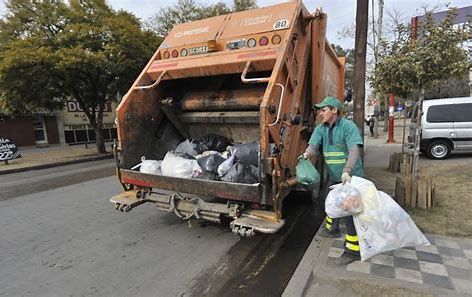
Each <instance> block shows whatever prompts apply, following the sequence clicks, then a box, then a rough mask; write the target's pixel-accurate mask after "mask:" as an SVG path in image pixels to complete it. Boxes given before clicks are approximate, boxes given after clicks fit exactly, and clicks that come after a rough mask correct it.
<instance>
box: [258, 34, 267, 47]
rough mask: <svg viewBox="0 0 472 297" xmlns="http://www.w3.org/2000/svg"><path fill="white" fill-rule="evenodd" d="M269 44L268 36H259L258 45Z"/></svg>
mask: <svg viewBox="0 0 472 297" xmlns="http://www.w3.org/2000/svg"><path fill="white" fill-rule="evenodd" d="M268 44H269V38H267V37H266V36H262V37H261V38H259V45H260V46H264V45H268Z"/></svg>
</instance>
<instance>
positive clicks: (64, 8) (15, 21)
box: [0, 0, 159, 138]
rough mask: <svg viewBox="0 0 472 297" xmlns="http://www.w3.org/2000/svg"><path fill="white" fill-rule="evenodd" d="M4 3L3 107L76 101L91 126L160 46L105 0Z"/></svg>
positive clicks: (0, 49)
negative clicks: (5, 9) (106, 104)
mask: <svg viewBox="0 0 472 297" xmlns="http://www.w3.org/2000/svg"><path fill="white" fill-rule="evenodd" d="M6 7H7V9H8V11H9V13H8V14H7V16H6V18H5V19H3V20H1V23H0V41H1V42H0V44H1V45H0V89H1V90H2V101H1V103H2V107H3V109H4V110H6V111H9V112H29V111H34V110H35V109H44V108H46V109H55V108H60V107H62V106H63V104H64V101H66V100H70V99H75V100H77V101H78V102H79V104H80V106H81V108H82V109H83V110H84V112H85V113H86V115H87V117H88V118H89V120H90V124H91V125H92V126H93V127H94V128H95V129H96V130H97V129H99V128H100V127H101V123H102V113H103V109H104V107H105V103H106V102H107V101H112V100H115V98H116V95H117V93H120V94H124V93H125V92H126V91H127V90H128V89H129V87H130V86H131V84H132V82H133V80H134V79H135V78H136V76H137V75H138V74H139V72H140V71H141V70H142V68H143V67H144V65H145V64H146V62H147V61H148V60H149V58H150V56H151V55H152V53H153V51H154V50H155V49H156V48H157V47H158V46H159V44H158V40H157V39H156V37H155V36H154V34H153V33H151V32H150V31H144V30H142V29H141V26H140V23H139V21H138V19H137V18H136V17H135V16H133V15H131V14H129V13H127V12H125V11H118V12H116V11H113V10H112V9H111V8H110V7H108V6H107V5H106V3H105V1H104V0H80V1H79V0H73V1H70V2H66V1H59V0H45V1H29V0H9V1H7V2H6ZM96 107H98V109H96ZM97 138H98V137H97Z"/></svg>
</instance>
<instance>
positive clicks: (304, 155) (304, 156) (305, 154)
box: [301, 152, 310, 160]
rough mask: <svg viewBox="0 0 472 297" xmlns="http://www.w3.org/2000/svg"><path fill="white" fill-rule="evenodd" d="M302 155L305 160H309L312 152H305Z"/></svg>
mask: <svg viewBox="0 0 472 297" xmlns="http://www.w3.org/2000/svg"><path fill="white" fill-rule="evenodd" d="M301 157H302V158H303V159H305V160H308V159H310V154H309V153H307V152H305V153H303V155H301Z"/></svg>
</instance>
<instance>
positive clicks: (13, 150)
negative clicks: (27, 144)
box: [0, 138, 21, 161]
mask: <svg viewBox="0 0 472 297" xmlns="http://www.w3.org/2000/svg"><path fill="white" fill-rule="evenodd" d="M17 158H21V154H20V151H19V150H18V148H17V147H16V145H15V144H14V143H13V142H11V141H10V139H8V138H0V161H8V160H13V159H17Z"/></svg>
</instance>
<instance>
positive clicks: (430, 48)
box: [370, 10, 471, 98]
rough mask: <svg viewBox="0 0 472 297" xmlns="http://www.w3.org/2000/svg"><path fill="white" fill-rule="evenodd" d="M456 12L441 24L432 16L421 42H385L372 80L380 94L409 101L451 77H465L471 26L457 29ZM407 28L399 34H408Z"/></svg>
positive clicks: (424, 25) (424, 26) (423, 26)
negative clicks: (467, 45) (455, 23)
mask: <svg viewBox="0 0 472 297" xmlns="http://www.w3.org/2000/svg"><path fill="white" fill-rule="evenodd" d="M455 15H456V14H455V11H454V10H452V11H451V12H450V13H449V14H448V16H447V17H446V18H445V19H444V20H443V21H442V22H441V23H439V24H435V23H434V21H433V18H432V14H431V13H428V14H427V16H426V19H425V21H424V22H422V23H421V25H420V30H419V34H418V35H419V36H418V38H417V39H415V38H413V37H412V36H407V35H406V34H399V36H403V37H402V38H398V40H396V41H395V42H388V41H384V42H382V45H381V48H380V51H379V57H378V61H377V64H376V67H375V70H374V73H373V76H372V77H371V78H370V80H371V85H372V87H374V89H375V90H376V91H377V92H380V93H384V94H385V93H395V94H396V95H399V96H402V97H405V98H406V97H408V96H410V95H411V94H413V93H414V92H415V91H418V90H419V89H421V88H426V89H428V88H431V87H432V86H434V85H435V84H437V83H438V82H440V81H444V80H446V79H449V78H451V77H462V76H464V75H465V74H466V73H467V71H468V69H469V67H470V62H469V61H468V54H467V50H466V49H465V48H464V47H463V43H464V42H465V41H467V39H468V38H469V37H470V32H471V31H470V23H467V24H464V25H463V26H460V27H458V26H454V24H453V21H454V18H455ZM406 28H407V27H406V25H400V26H399V27H398V28H397V30H398V31H399V32H401V31H402V32H406Z"/></svg>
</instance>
